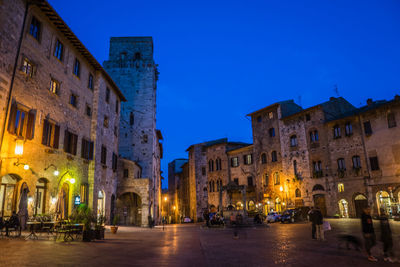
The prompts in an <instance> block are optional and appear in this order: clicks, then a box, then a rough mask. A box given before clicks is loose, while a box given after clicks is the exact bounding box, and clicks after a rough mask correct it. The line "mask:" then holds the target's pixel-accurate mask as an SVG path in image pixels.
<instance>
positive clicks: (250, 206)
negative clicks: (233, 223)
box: [248, 200, 256, 211]
mask: <svg viewBox="0 0 400 267" xmlns="http://www.w3.org/2000/svg"><path fill="white" fill-rule="evenodd" d="M248 208H249V211H254V210H255V209H256V205H255V204H254V201H253V200H250V201H249V204H248Z"/></svg>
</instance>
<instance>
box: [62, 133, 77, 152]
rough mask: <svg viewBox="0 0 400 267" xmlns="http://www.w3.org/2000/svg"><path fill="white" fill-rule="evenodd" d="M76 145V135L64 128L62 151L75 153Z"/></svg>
mask: <svg viewBox="0 0 400 267" xmlns="http://www.w3.org/2000/svg"><path fill="white" fill-rule="evenodd" d="M77 145H78V136H77V135H76V134H74V133H71V132H70V131H68V130H65V133H64V151H65V152H66V153H69V154H72V155H76V150H77Z"/></svg>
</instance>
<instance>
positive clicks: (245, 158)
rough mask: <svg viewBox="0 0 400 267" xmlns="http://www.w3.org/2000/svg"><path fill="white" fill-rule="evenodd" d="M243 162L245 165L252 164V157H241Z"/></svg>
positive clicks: (249, 155) (248, 155) (250, 155)
mask: <svg viewBox="0 0 400 267" xmlns="http://www.w3.org/2000/svg"><path fill="white" fill-rule="evenodd" d="M243 161H244V164H245V165H250V164H253V155H252V154H247V155H244V156H243Z"/></svg>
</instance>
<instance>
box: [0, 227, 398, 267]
mask: <svg viewBox="0 0 400 267" xmlns="http://www.w3.org/2000/svg"><path fill="white" fill-rule="evenodd" d="M329 221H330V222H331V224H332V227H333V229H332V231H329V232H327V233H326V239H327V241H325V242H320V241H314V240H311V239H310V236H311V234H310V232H311V226H310V224H307V223H296V224H284V225H282V224H280V223H275V224H271V226H270V227H269V228H244V229H241V230H240V231H239V239H238V240H235V239H233V231H232V229H229V228H226V229H206V228H203V227H201V226H200V225H193V224H191V225H170V226H167V227H166V229H165V230H164V231H163V230H162V228H161V227H156V228H155V229H145V228H133V227H132V228H130V227H120V229H119V230H118V234H117V235H112V234H110V233H106V240H104V241H96V242H91V243H84V242H78V241H75V242H68V243H65V242H61V241H57V242H55V241H53V240H46V238H45V237H43V238H42V239H41V240H28V241H25V240H23V239H0V266H13V267H14V266H324V267H325V266H400V264H393V263H386V262H383V259H382V247H381V244H380V245H379V246H377V247H375V248H374V249H373V253H374V255H376V256H377V257H378V258H379V262H378V263H371V262H368V261H367V260H366V257H365V254H364V253H363V252H358V251H355V250H347V249H338V242H337V239H336V236H337V235H338V234H342V233H349V234H354V235H357V236H361V235H360V223H359V220H352V219H347V220H344V219H340V220H329ZM375 229H376V230H378V229H379V222H375ZM392 229H393V232H394V241H395V244H396V245H397V244H398V241H399V240H400V223H398V222H393V223H392ZM377 237H378V239H379V232H378V231H377ZM395 251H398V252H399V253H398V254H399V255H400V251H399V246H398V245H397V247H396V248H395Z"/></svg>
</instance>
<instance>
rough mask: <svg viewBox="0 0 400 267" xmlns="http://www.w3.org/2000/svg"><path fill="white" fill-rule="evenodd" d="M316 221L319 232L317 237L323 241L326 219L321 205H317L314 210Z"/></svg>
mask: <svg viewBox="0 0 400 267" xmlns="http://www.w3.org/2000/svg"><path fill="white" fill-rule="evenodd" d="M314 221H315V227H316V232H317V239H318V240H321V241H323V240H324V229H323V227H322V224H323V223H324V219H323V216H322V212H321V210H320V208H319V207H317V208H316V209H315V211H314Z"/></svg>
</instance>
